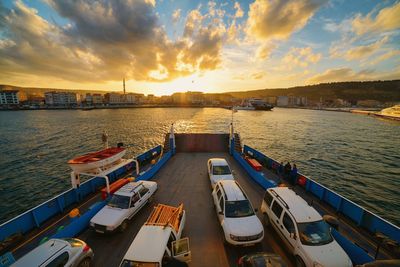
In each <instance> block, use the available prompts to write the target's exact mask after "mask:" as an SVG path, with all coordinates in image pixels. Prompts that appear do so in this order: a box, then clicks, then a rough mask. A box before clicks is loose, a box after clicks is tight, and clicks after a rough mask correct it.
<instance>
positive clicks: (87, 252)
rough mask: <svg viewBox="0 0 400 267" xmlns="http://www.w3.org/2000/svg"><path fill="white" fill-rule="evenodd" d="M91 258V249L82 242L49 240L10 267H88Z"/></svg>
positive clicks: (75, 240) (77, 240)
mask: <svg viewBox="0 0 400 267" xmlns="http://www.w3.org/2000/svg"><path fill="white" fill-rule="evenodd" d="M93 256H94V254H93V251H92V249H91V248H90V247H89V246H88V245H87V244H86V243H85V242H83V241H82V240H79V239H76V238H63V239H50V240H48V241H46V242H45V243H43V244H41V245H40V246H38V247H36V248H35V249H33V250H32V251H30V252H28V254H26V255H25V256H23V257H22V258H20V259H19V260H18V261H16V262H15V263H14V264H12V265H11V266H12V267H26V266H32V267H36V266H37V267H39V266H70V267H89V266H90V264H91V261H92V259H93Z"/></svg>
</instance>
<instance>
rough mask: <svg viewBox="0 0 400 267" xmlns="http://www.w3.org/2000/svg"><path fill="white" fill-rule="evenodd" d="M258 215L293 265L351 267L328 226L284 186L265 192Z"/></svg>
mask: <svg viewBox="0 0 400 267" xmlns="http://www.w3.org/2000/svg"><path fill="white" fill-rule="evenodd" d="M261 212H262V213H263V214H264V218H265V223H266V224H267V225H269V224H271V225H272V226H273V228H274V229H275V230H276V232H278V234H279V236H280V237H281V238H282V240H283V242H284V243H285V244H286V245H287V247H288V248H289V250H290V251H291V253H293V255H294V256H295V258H296V265H297V266H307V267H322V266H323V267H345V266H353V264H352V262H351V260H350V258H349V256H347V254H346V252H344V250H343V249H342V247H341V246H340V245H339V244H338V243H337V242H336V240H335V239H334V238H333V236H332V234H331V229H330V226H329V225H328V224H327V223H326V222H325V221H324V220H323V219H322V216H321V215H320V214H319V213H318V212H317V211H316V210H315V209H314V208H313V207H311V206H310V205H308V203H307V202H306V201H305V200H304V199H303V198H301V197H300V196H298V195H297V194H296V193H295V192H294V191H293V190H291V189H289V188H287V187H275V188H270V189H267V191H266V192H265V195H264V199H263V201H262V204H261Z"/></svg>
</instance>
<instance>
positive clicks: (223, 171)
mask: <svg viewBox="0 0 400 267" xmlns="http://www.w3.org/2000/svg"><path fill="white" fill-rule="evenodd" d="M213 174H214V175H228V174H231V170H230V169H229V166H228V165H225V166H214V167H213Z"/></svg>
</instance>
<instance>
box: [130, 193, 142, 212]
mask: <svg viewBox="0 0 400 267" xmlns="http://www.w3.org/2000/svg"><path fill="white" fill-rule="evenodd" d="M142 202H143V200H142V199H141V198H140V195H139V193H138V192H135V193H134V194H133V196H132V198H131V205H130V208H129V213H130V215H129V218H132V217H133V215H135V214H136V212H138V210H139V209H140V207H141V206H142Z"/></svg>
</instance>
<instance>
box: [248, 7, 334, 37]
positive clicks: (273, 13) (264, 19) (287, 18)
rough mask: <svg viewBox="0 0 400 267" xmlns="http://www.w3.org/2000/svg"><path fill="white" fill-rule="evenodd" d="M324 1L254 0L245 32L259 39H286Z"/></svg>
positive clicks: (301, 25) (306, 20)
mask: <svg viewBox="0 0 400 267" xmlns="http://www.w3.org/2000/svg"><path fill="white" fill-rule="evenodd" d="M325 2H326V1H317V0H299V1H287V0H286V1H278V0H271V1H269V0H256V1H255V2H254V3H252V4H251V5H250V10H249V17H248V20H247V33H248V34H249V35H250V36H253V37H255V38H256V39H259V40H266V39H270V38H276V39H286V38H287V37H289V36H290V35H291V34H292V32H294V31H296V30H299V29H301V28H303V27H304V26H305V25H306V23H307V22H308V20H309V19H310V18H311V17H312V16H313V15H314V13H315V12H316V10H317V9H318V8H319V7H320V6H321V5H322V4H324V3H325Z"/></svg>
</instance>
